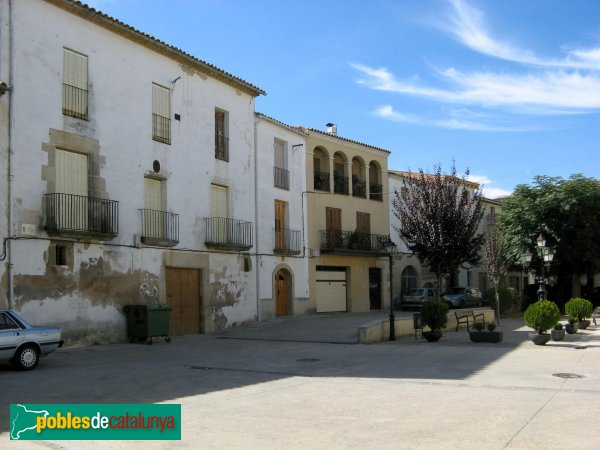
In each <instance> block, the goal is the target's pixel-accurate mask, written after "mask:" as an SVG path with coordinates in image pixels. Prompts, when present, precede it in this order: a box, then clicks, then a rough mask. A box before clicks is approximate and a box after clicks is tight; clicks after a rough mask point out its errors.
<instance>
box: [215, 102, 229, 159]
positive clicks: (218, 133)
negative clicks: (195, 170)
mask: <svg viewBox="0 0 600 450" xmlns="http://www.w3.org/2000/svg"><path fill="white" fill-rule="evenodd" d="M227 119H228V114H227V112H225V111H223V110H220V109H215V158H216V159H220V160H222V161H229V124H228V120H227Z"/></svg>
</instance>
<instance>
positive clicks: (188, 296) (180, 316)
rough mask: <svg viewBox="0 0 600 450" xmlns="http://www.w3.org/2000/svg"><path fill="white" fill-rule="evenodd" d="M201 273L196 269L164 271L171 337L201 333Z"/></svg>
mask: <svg viewBox="0 0 600 450" xmlns="http://www.w3.org/2000/svg"><path fill="white" fill-rule="evenodd" d="M201 273H202V272H201V271H200V270H197V269H174V268H170V267H167V269H166V280H167V303H168V304H169V305H170V306H171V308H172V310H171V320H170V324H169V325H170V326H169V333H170V334H171V335H174V336H177V335H182V334H194V333H200V332H202V320H201V306H202V301H201V296H200V292H201Z"/></svg>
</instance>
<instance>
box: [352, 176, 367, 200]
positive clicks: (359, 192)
mask: <svg viewBox="0 0 600 450" xmlns="http://www.w3.org/2000/svg"><path fill="white" fill-rule="evenodd" d="M352 196H353V197H361V198H367V183H366V182H365V181H362V180H358V179H357V180H353V181H352Z"/></svg>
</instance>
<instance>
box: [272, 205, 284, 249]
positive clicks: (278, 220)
mask: <svg viewBox="0 0 600 450" xmlns="http://www.w3.org/2000/svg"><path fill="white" fill-rule="evenodd" d="M286 223H287V203H286V202H282V201H281V200H275V248H276V249H284V248H287V247H286V240H285V232H286Z"/></svg>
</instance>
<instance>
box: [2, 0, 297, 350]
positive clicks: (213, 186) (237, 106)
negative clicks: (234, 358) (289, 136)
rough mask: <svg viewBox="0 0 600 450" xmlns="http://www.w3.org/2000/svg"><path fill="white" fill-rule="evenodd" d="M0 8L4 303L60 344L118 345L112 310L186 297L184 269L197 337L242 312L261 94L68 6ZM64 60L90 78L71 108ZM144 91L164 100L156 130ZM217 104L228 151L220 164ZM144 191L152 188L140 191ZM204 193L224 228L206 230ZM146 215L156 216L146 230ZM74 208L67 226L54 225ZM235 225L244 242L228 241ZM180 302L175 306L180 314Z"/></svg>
mask: <svg viewBox="0 0 600 450" xmlns="http://www.w3.org/2000/svg"><path fill="white" fill-rule="evenodd" d="M0 4H1V8H2V25H1V26H2V28H1V30H0V32H1V36H2V44H1V47H0V50H1V54H0V57H1V58H2V60H1V64H0V67H1V69H0V70H1V72H0V76H1V79H2V81H6V82H7V83H9V85H10V87H11V91H10V92H8V93H7V94H6V95H3V96H2V97H1V98H0V109H1V114H2V121H1V122H2V123H1V124H0V127H1V129H0V134H1V137H0V139H1V141H0V146H1V147H0V150H1V158H0V169H1V170H2V173H3V174H4V175H3V176H2V177H0V179H1V180H2V181H1V183H2V195H1V200H0V208H1V213H2V217H1V219H0V220H1V221H2V235H3V238H5V239H6V238H8V237H11V239H8V240H5V242H6V246H7V252H6V254H5V259H4V261H3V262H2V265H1V269H0V270H1V271H2V272H1V273H0V275H1V278H0V280H1V288H2V290H1V292H2V298H1V299H0V301H1V302H2V303H3V306H4V307H8V308H14V309H16V310H18V311H21V312H23V314H24V315H25V316H26V317H27V318H28V320H30V321H31V322H33V323H45V324H48V325H58V326H61V327H62V328H63V330H64V331H63V333H64V337H65V338H66V339H67V341H83V342H88V343H89V342H106V341H115V340H121V339H124V338H125V319H124V315H123V312H122V309H123V306H124V305H126V304H132V303H133V304H153V303H172V301H173V300H172V298H173V296H174V295H175V296H183V295H184V294H182V293H181V292H180V290H179V288H178V287H177V286H176V284H177V283H179V282H178V281H176V280H178V279H180V278H181V277H184V278H185V277H188V276H192V277H193V281H187V282H186V283H187V285H189V286H192V288H193V289H194V290H195V292H194V293H193V294H191V295H192V296H193V297H196V296H197V299H196V300H192V302H196V301H197V302H198V304H196V305H194V308H195V309H194V310H193V311H192V312H191V313H189V314H191V315H192V316H194V317H193V321H195V322H197V323H195V324H192V325H190V326H191V327H192V328H197V329H196V332H200V331H203V332H210V331H213V330H215V329H219V328H222V327H227V326H232V325H233V324H236V323H241V322H243V321H247V320H252V319H255V318H256V316H257V302H256V298H257V294H256V285H257V277H256V273H255V271H256V268H257V265H258V264H257V260H256V256H255V252H254V233H255V230H256V225H255V224H256V217H255V215H256V214H257V209H256V205H255V163H256V157H255V154H254V147H255V142H254V140H255V115H254V99H255V97H256V96H258V95H260V94H262V93H263V92H262V91H261V90H260V89H259V88H257V87H255V86H253V85H251V84H249V83H247V82H245V81H243V80H241V79H239V78H237V77H235V76H233V75H230V74H227V73H226V72H223V71H221V70H220V69H218V68H215V67H214V66H211V65H210V64H208V63H204V62H202V61H200V60H196V59H195V58H193V57H191V56H189V55H187V54H185V53H183V52H182V51H179V50H177V49H175V48H173V47H170V46H168V45H166V44H164V43H161V42H160V41H157V40H155V39H153V38H151V37H148V36H147V35H143V34H142V33H139V32H137V31H135V30H133V29H131V28H130V27H127V26H125V25H123V24H121V23H120V22H118V21H116V20H114V19H111V18H109V17H108V16H104V15H99V14H97V13H95V11H94V10H91V9H89V8H87V7H85V6H82V5H81V4H78V3H75V2H70V1H66V0H64V1H63V0H56V1H54V0H53V1H48V2H45V1H38V0H24V1H17V2H9V1H8V0H2V1H1V3H0ZM40 17H43V20H40ZM67 54H68V55H75V58H76V59H77V60H78V61H80V62H81V61H84V63H82V64H84V65H82V67H85V69H86V71H87V72H86V74H85V80H86V83H87V85H86V89H87V93H85V100H86V104H85V105H84V106H85V114H80V115H79V117H76V115H75V116H74V115H73V114H72V113H68V112H67V113H65V101H66V100H65V98H66V97H65V96H67V97H68V95H69V94H65V89H66V88H65V85H66V83H65V76H66V75H65V73H66V71H67V63H66V62H65V61H66V58H67V56H66V55H67ZM69 57H72V56H69ZM157 89H158V90H160V92H164V93H165V97H164V98H166V99H167V100H165V101H166V102H167V103H165V105H167V106H168V107H167V113H166V114H165V117H164V118H163V119H162V120H163V121H164V124H168V125H164V124H163V127H162V128H160V127H159V128H157V126H156V124H155V123H154V122H153V120H155V112H156V108H157V107H156V106H155V102H156V99H155V90H157ZM162 107H163V109H164V108H165V106H164V105H162ZM217 112H220V113H221V116H222V117H223V118H224V119H221V120H223V121H224V126H222V132H223V133H225V135H226V136H225V137H224V138H223V139H222V140H223V142H225V143H226V144H228V146H227V147H226V150H227V155H225V156H226V157H219V158H217V157H216V156H217V153H216V146H218V144H217V142H216V141H217V140H218V138H219V137H222V136H217V132H216V131H215V130H216V128H218V127H217V126H216V122H217V121H218V120H219V119H218V118H217V117H218V115H217ZM167 126H168V129H167ZM157 130H158V131H157ZM157 133H158V134H160V133H163V134H164V133H168V135H163V136H162V137H160V138H157V137H156V136H157ZM65 155H66V156H65ZM61 158H62V159H61ZM65 158H66V159H67V160H68V161H67V163H68V164H67V163H65V162H64V160H65ZM80 160H83V161H84V163H83V164H84V167H86V169H87V170H84V172H85V173H84V174H78V175H77V176H76V177H75V178H77V179H76V180H75V181H73V183H79V185H81V184H83V185H84V187H83V188H84V190H85V192H86V193H87V195H84V196H83V197H85V198H84V200H83V201H84V202H85V203H80V204H79V206H73V204H74V203H73V202H74V200H73V199H79V198H81V197H82V196H81V195H71V194H72V193H68V194H64V192H65V190H64V189H65V187H64V186H65V183H66V182H65V181H64V177H63V172H65V171H66V172H68V171H71V172H70V173H73V172H76V171H75V170H74V169H73V167H74V166H76V165H77V164H78V163H77V161H80ZM69 164H70V165H69ZM9 166H10V167H9ZM9 171H10V174H9ZM77 173H79V172H77ZM81 179H83V180H84V181H81ZM9 180H10V182H9ZM69 183H71V181H69ZM73 183H71V184H73ZM67 184H68V183H67ZM149 185H153V186H158V190H156V191H155V192H154V194H152V195H154V197H152V199H150V200H149V197H150V194H148V189H149V188H148V187H147V186H149ZM67 187H68V186H67ZM217 188H218V192H219V193H220V194H219V195H220V197H218V198H219V199H220V200H219V201H220V202H221V203H220V211H224V213H223V214H222V215H225V216H226V220H227V221H228V222H227V224H228V225H227V226H230V224H233V225H232V226H233V227H236V228H235V229H234V231H233V232H232V231H231V229H232V228H231V226H230V228H224V230H225V231H223V230H221V231H219V230H217V231H214V232H212V234H211V232H209V228H210V227H211V226H213V227H214V223H213V219H214V218H215V205H214V203H215V193H214V191H215V190H217ZM80 189H81V186H80ZM59 195H64V196H67V197H65V198H67V200H68V201H69V202H71V203H68V202H67V203H65V201H64V200H62V198H63V197H58V196H59ZM157 196H158V197H157ZM56 198H59V199H61V200H60V202H58V201H55V199H56ZM156 198H158V205H159V207H154V208H151V207H149V206H148V202H150V201H155V202H156ZM61 202H62V203H61ZM82 204H83V205H84V206H81V205H82ZM95 205H100V207H99V208H100V209H99V210H98V211H100V212H97V211H95V210H94V211H93V209H94V208H96V206H95ZM109 207H110V208H111V209H110V214H109V213H107V211H108V209H107V208H109ZM84 209H85V212H84ZM155 209H159V211H154V210H155ZM150 211H154V212H155V213H156V214H160V219H159V222H158V224H154V225H153V226H150V225H148V224H149V217H150V215H149V214H150V213H149V212H150ZM65 212H66V213H67V214H68V215H70V216H69V219H65V218H64V217H63V216H61V217H63V218H62V219H60V220H59V219H56V217H58V215H59V214H62V213H65ZM156 214H155V215H156ZM78 215H79V216H81V217H83V216H85V217H83V219H82V220H83V221H84V222H83V225H78V226H77V227H76V228H77V230H76V231H77V232H76V233H73V232H72V231H73V230H72V229H73V226H71V225H69V226H66V225H65V223H66V222H65V221H66V220H69V221H71V222H73V220H74V219H73V218H72V217H73V216H78ZM61 220H62V222H61ZM96 222H97V225H98V227H101V228H102V229H100V228H98V229H96V228H94V227H95V226H96ZM107 222H110V223H109V224H108V225H109V226H110V232H109V233H108V234H107V233H105V232H104V231H105V228H104V227H106V226H107ZM167 228H168V232H167ZM240 229H243V231H244V233H245V234H244V236H243V239H242V241H243V242H241V245H239V244H240V242H235V243H234V244H235V245H231V235H232V233H234V232H235V233H237V232H238V230H240ZM98 230H100V233H98ZM211 230H212V228H211ZM153 233H155V234H153ZM156 233H158V234H156ZM219 233H221V234H219ZM223 233H225V234H223ZM215 235H216V238H215ZM221 241H222V242H221ZM178 269H179V271H178ZM169 277H170V278H169ZM167 278H169V279H170V280H171V281H168V280H167ZM181 279H183V278H181ZM173 280H175V281H173ZM302 295H304V294H303V293H302V292H298V297H301V296H302ZM181 298H183V297H181ZM185 301H186V302H189V301H190V299H189V298H187V299H186V300H185ZM182 302H183V300H182ZM182 305H183V303H182V304H178V305H175V307H174V310H177V311H178V314H180V315H181V316H182V318H181V320H188V319H189V317H187V314H188V312H186V310H185V308H186V307H185V306H182Z"/></svg>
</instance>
